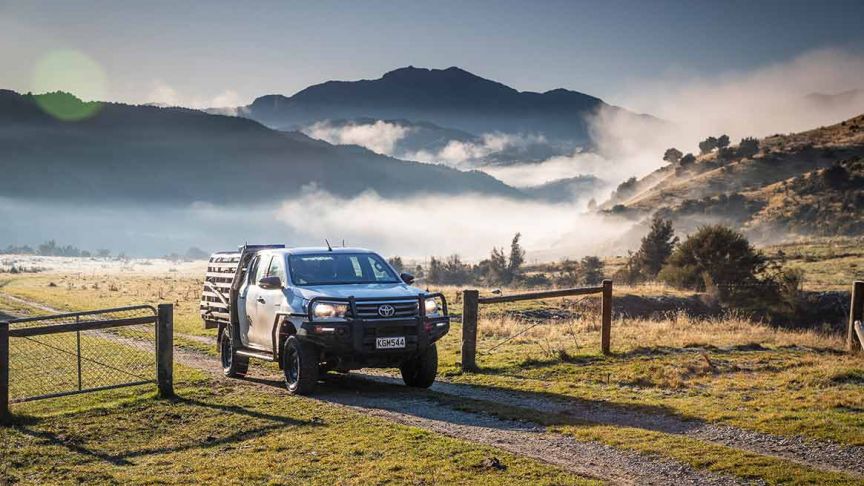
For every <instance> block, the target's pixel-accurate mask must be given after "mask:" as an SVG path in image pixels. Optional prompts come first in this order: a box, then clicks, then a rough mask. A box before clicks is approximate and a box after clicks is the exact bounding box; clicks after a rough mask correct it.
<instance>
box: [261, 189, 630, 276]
mask: <svg viewBox="0 0 864 486" xmlns="http://www.w3.org/2000/svg"><path fill="white" fill-rule="evenodd" d="M492 208H494V209H492ZM277 214H278V219H279V220H280V221H281V222H282V223H284V224H285V225H286V226H287V229H288V230H289V231H290V232H291V233H294V234H296V235H297V237H298V238H300V239H304V240H311V241H313V242H316V243H320V242H323V241H324V238H328V239H329V240H330V241H331V242H332V241H338V242H341V241H342V240H343V239H344V240H345V241H346V242H347V244H348V245H349V246H365V247H370V248H376V249H379V250H380V251H381V252H382V253H384V254H389V255H395V254H398V255H401V256H407V257H425V256H429V255H439V256H442V255H448V254H451V253H459V254H460V255H462V256H463V257H467V258H469V259H475V260H476V259H479V258H483V257H486V256H488V253H489V251H490V250H491V248H492V246H493V245H496V246H500V245H504V244H506V243H507V242H508V241H509V240H510V239H511V238H512V237H513V235H514V234H515V233H516V232H521V233H522V235H523V240H522V241H523V243H524V246H525V247H526V248H527V249H528V250H529V256H530V254H531V252H534V251H540V250H544V252H543V253H544V255H546V256H556V257H557V256H562V255H576V254H582V255H584V254H595V253H596V254H608V253H609V252H612V251H615V250H616V248H614V247H612V246H610V242H611V241H613V240H615V239H617V237H618V236H620V235H621V234H623V233H624V232H626V230H627V229H629V227H630V225H629V224H620V223H615V222H610V221H608V220H605V219H603V218H601V217H599V216H596V215H591V214H587V213H585V211H584V207H583V206H582V205H580V204H570V203H564V204H548V203H543V202H537V201H517V200H513V199H508V198H501V197H489V196H479V195H461V196H443V195H426V196H417V197H414V198H410V199H399V200H392V199H384V198H382V197H380V196H378V195H377V194H375V193H374V192H367V193H364V194H361V195H359V196H357V197H354V198H347V199H346V198H340V197H336V196H333V195H331V194H328V193H326V192H323V191H320V190H316V189H310V190H308V191H306V193H305V194H304V195H303V196H302V197H298V198H295V199H291V200H288V201H285V202H283V203H282V206H281V208H280V209H279V210H278V213H277ZM309 215H315V216H314V217H309ZM589 229H590V231H589ZM550 250H551V251H550ZM556 250H557V251H556Z"/></svg>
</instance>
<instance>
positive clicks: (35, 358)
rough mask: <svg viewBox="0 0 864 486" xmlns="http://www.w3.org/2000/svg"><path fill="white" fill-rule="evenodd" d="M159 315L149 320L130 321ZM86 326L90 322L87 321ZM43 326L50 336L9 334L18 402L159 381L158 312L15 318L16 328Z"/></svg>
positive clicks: (11, 389)
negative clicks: (106, 325) (72, 326)
mask: <svg viewBox="0 0 864 486" xmlns="http://www.w3.org/2000/svg"><path fill="white" fill-rule="evenodd" d="M141 318H153V319H154V322H152V323H146V324H134V325H124V321H127V322H128V321H129V320H133V322H136V321H134V320H138V321H140V320H141ZM106 321H112V323H111V324H115V323H116V324H117V325H119V326H120V327H109V328H102V329H85V330H80V331H76V330H64V331H63V332H52V331H57V330H59V329H60V328H57V326H66V325H69V324H76V323H77V324H82V323H100V322H101V323H106ZM85 325H86V324H85ZM34 328H39V329H40V330H41V331H42V332H46V333H44V334H41V333H40V334H37V335H29V336H15V335H14V334H13V335H10V338H9V394H10V400H11V401H12V402H18V401H24V400H30V399H36V398H40V397H45V396H55V395H64V394H72V393H77V392H82V391H87V390H92V389H99V388H106V387H116V386H123V385H127V384H133V383H141V382H145V381H155V368H156V352H155V350H156V342H155V313H154V310H153V308H152V307H149V306H136V307H129V308H118V309H107V310H104V311H92V312H87V313H70V314H58V315H53V316H44V317H34V318H27V319H21V320H13V321H10V323H9V330H10V333H14V331H15V330H24V329H26V330H29V331H33V330H34Z"/></svg>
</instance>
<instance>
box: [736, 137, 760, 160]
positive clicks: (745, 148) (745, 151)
mask: <svg viewBox="0 0 864 486" xmlns="http://www.w3.org/2000/svg"><path fill="white" fill-rule="evenodd" d="M757 153H759V140H757V139H755V138H752V137H746V138H742V139H741V143H739V144H738V151H737V154H738V157H742V158H743V157H753V156H754V155H756V154H757Z"/></svg>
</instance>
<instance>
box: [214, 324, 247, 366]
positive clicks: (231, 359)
mask: <svg viewBox="0 0 864 486" xmlns="http://www.w3.org/2000/svg"><path fill="white" fill-rule="evenodd" d="M219 358H220V360H221V361H222V374H223V375H225V376H227V377H228V378H243V377H244V376H246V372H247V371H249V358H247V357H245V356H237V354H236V353H235V352H234V344H233V342H232V341H231V333H229V332H228V330H227V329H226V330H225V331H223V332H222V335H221V337H220V338H219Z"/></svg>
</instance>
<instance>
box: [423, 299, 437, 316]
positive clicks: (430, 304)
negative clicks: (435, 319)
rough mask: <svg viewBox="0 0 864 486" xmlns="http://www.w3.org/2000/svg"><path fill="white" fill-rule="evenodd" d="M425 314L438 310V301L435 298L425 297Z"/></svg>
mask: <svg viewBox="0 0 864 486" xmlns="http://www.w3.org/2000/svg"><path fill="white" fill-rule="evenodd" d="M425 307H426V315H427V316H428V315H430V314H435V313H436V312H438V301H436V300H435V299H426V305H425Z"/></svg>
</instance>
